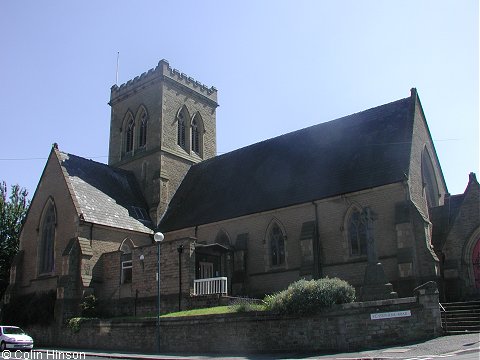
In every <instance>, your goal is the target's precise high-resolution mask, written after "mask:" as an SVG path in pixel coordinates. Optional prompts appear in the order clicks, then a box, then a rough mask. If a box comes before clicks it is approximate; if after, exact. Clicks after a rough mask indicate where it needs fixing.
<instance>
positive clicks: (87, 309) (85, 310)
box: [80, 295, 98, 318]
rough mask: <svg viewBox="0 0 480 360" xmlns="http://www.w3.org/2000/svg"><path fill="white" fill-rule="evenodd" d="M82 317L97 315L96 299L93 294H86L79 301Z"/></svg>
mask: <svg viewBox="0 0 480 360" xmlns="http://www.w3.org/2000/svg"><path fill="white" fill-rule="evenodd" d="M80 309H81V313H82V317H87V318H88V317H96V316H98V299H97V298H96V297H95V295H88V296H85V297H84V298H83V301H82V302H81V303H80Z"/></svg>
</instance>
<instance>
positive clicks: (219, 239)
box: [215, 230, 230, 246]
mask: <svg viewBox="0 0 480 360" xmlns="http://www.w3.org/2000/svg"><path fill="white" fill-rule="evenodd" d="M215 242H216V243H217V244H220V245H225V246H230V238H229V237H228V235H227V233H226V232H225V231H224V230H220V231H219V232H218V234H217V236H216V237H215Z"/></svg>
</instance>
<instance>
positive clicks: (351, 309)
mask: <svg viewBox="0 0 480 360" xmlns="http://www.w3.org/2000/svg"><path fill="white" fill-rule="evenodd" d="M399 311H410V314H411V315H410V316H404V317H397V318H384V319H378V320H372V318H371V314H377V313H389V312H399ZM27 331H28V332H29V333H30V334H31V335H33V338H34V340H35V343H36V346H52V347H63V348H76V349H102V350H127V351H141V352H155V351H156V348H157V345H156V344H157V343H156V338H157V335H156V334H157V332H156V331H157V327H156V321H155V319H152V320H147V321H141V322H138V321H131V320H93V321H88V322H86V323H83V324H82V325H81V328H80V331H79V332H74V331H72V330H71V329H68V328H54V327H52V328H40V327H32V328H29V329H27ZM60 333H61V334H62V335H61V336H59V334H60ZM160 335H161V351H162V352H175V353H176V352H178V353H181V352H183V353H187V352H188V353H200V352H211V353H220V354H227V353H250V352H277V351H278V352H280V351H282V352H291V351H295V352H299V351H300V352H320V351H328V350H329V351H355V350H360V349H365V348H372V347H379V346H387V345H393V344H400V343H407V342H411V341H419V340H422V339H428V338H433V337H436V336H439V335H441V326H440V311H439V307H438V292H437V291H436V290H432V289H422V290H420V291H419V293H418V294H417V297H411V298H401V299H391V300H383V301H372V302H365V303H352V304H345V305H337V306H334V307H333V308H332V309H329V310H326V311H323V312H321V313H319V314H317V315H314V316H309V317H298V316H278V315H275V314H271V313H262V312H254V313H238V314H230V315H210V316H201V317H191V318H171V319H168V318H162V319H161V327H160Z"/></svg>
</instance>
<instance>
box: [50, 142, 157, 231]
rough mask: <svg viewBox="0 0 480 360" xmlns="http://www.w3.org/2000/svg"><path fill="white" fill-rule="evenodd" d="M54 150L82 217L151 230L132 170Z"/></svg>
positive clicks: (101, 222)
mask: <svg viewBox="0 0 480 360" xmlns="http://www.w3.org/2000/svg"><path fill="white" fill-rule="evenodd" d="M55 152H56V155H57V158H58V160H59V162H60V166H61V167H62V170H63V173H64V176H65V180H66V182H67V185H68V186H69V187H70V189H71V190H70V192H71V196H72V199H73V202H74V204H75V206H76V207H77V210H78V212H79V213H80V214H81V215H82V216H83V219H84V220H85V221H87V222H92V223H95V224H101V225H106V226H112V227H116V228H121V229H127V230H133V231H139V232H143V233H151V232H152V229H151V228H152V222H151V219H150V218H149V217H148V213H147V211H146V209H147V205H146V203H145V201H144V199H143V196H142V193H141V191H140V188H139V186H138V184H137V181H136V179H135V177H134V175H133V174H132V173H130V172H128V171H125V170H122V169H117V168H113V167H110V166H108V165H105V164H102V163H99V162H96V161H92V160H87V159H84V158H82V157H79V156H76V155H72V154H67V153H64V152H61V151H58V150H55ZM139 209H143V210H142V211H139Z"/></svg>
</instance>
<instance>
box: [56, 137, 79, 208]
mask: <svg viewBox="0 0 480 360" xmlns="http://www.w3.org/2000/svg"><path fill="white" fill-rule="evenodd" d="M52 151H53V153H54V154H55V156H56V158H57V160H58V165H59V166H60V170H61V172H62V174H63V179H64V180H65V184H66V185H67V189H68V192H69V193H70V198H71V199H72V202H73V206H74V207H75V210H76V212H77V216H78V217H80V216H81V215H82V210H81V206H80V204H79V202H78V199H77V195H75V190H74V189H73V185H72V183H71V181H70V177H69V176H68V173H67V169H65V167H64V166H63V165H62V162H63V160H62V158H61V157H60V154H64V155H69V154H66V153H64V152H62V151H60V150H59V149H58V146H53V147H52Z"/></svg>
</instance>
